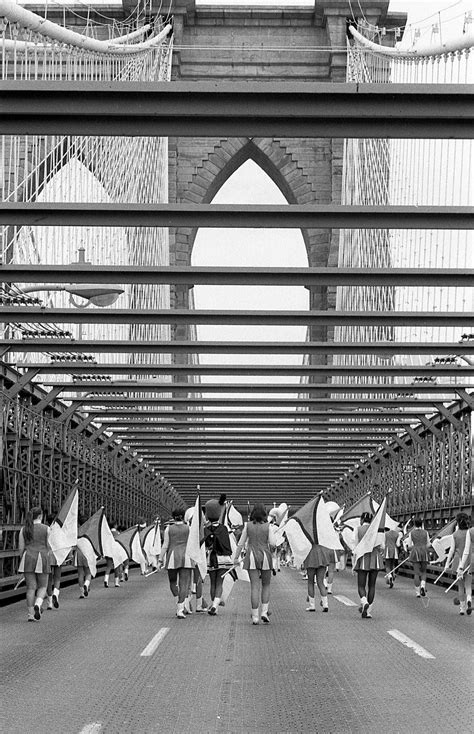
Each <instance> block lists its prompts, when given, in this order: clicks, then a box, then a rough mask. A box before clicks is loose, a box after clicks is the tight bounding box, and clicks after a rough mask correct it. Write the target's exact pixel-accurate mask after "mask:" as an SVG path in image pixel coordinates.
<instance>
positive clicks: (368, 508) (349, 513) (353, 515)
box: [339, 492, 374, 525]
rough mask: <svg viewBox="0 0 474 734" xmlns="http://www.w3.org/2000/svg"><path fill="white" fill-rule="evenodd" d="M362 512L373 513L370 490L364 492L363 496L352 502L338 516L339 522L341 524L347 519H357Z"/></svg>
mask: <svg viewBox="0 0 474 734" xmlns="http://www.w3.org/2000/svg"><path fill="white" fill-rule="evenodd" d="M363 512H369V513H370V514H371V515H373V514H374V508H373V505H372V499H371V497H370V492H367V494H364V496H363V497H361V498H360V499H358V500H357V501H356V502H354V504H353V505H351V506H350V507H349V509H348V510H345V512H344V513H343V514H342V515H341V516H340V517H339V524H340V525H343V524H344V523H345V522H347V520H354V519H355V520H358V519H359V518H360V516H361V515H362V513H363Z"/></svg>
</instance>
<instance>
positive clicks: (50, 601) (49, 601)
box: [45, 596, 53, 609]
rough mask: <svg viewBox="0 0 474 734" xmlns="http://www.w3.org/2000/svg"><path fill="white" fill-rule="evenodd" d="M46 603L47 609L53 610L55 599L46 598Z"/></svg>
mask: <svg viewBox="0 0 474 734" xmlns="http://www.w3.org/2000/svg"><path fill="white" fill-rule="evenodd" d="M45 601H46V609H52V608H53V598H52V597H51V596H45Z"/></svg>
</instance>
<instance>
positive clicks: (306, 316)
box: [0, 270, 474, 328]
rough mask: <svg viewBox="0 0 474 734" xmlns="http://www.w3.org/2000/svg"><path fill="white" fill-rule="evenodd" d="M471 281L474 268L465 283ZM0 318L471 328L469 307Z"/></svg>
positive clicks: (40, 313) (71, 312) (63, 311)
mask: <svg viewBox="0 0 474 734" xmlns="http://www.w3.org/2000/svg"><path fill="white" fill-rule="evenodd" d="M472 283H474V270H473V271H472V273H471V274H470V284H472ZM0 322H3V323H6V324H10V323H27V324H34V323H40V324H46V323H77V324H215V325H222V326H230V325H243V326H247V325H257V326H292V325H303V326H361V325H364V326H440V327H444V326H457V327H459V328H461V327H469V326H472V327H473V328H474V312H462V311H460V312H446V311H435V312H434V311H418V312H417V311H398V312H397V311H243V310H242V311H218V310H206V311H201V310H193V309H186V310H180V309H160V310H154V309H137V308H114V309H103V308H97V309H78V308H45V307H43V306H0Z"/></svg>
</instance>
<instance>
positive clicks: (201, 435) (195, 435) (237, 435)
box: [109, 427, 396, 443]
mask: <svg viewBox="0 0 474 734" xmlns="http://www.w3.org/2000/svg"><path fill="white" fill-rule="evenodd" d="M109 430H110V429H109ZM394 430H396V429H394ZM392 433H393V432H392ZM385 436H391V433H390V432H387V431H384V432H383V433H376V432H375V431H374V430H372V431H369V430H365V431H359V430H358V431H356V432H354V433H349V431H348V429H347V428H346V427H344V428H343V429H341V430H339V431H324V430H319V431H312V432H311V433H308V432H307V431H284V430H283V431H279V430H275V431H273V432H271V431H268V430H267V431H248V430H245V431H244V430H242V431H222V430H220V431H216V430H214V431H192V432H190V431H179V432H178V431H139V430H135V429H134V428H132V429H131V430H130V431H123V430H119V431H117V433H116V437H117V438H120V439H124V440H135V441H136V440H143V439H149V438H153V439H154V440H155V441H159V442H162V443H168V442H171V440H172V441H177V442H179V441H183V442H186V441H194V440H196V441H203V440H205V441H212V442H213V441H233V440H235V439H242V440H244V441H246V442H249V441H268V440H271V441H273V440H275V441H285V440H288V439H290V440H291V441H293V439H294V440H295V441H299V442H304V441H318V440H321V441H322V440H325V441H328V440H329V441H339V440H340V441H351V442H357V441H361V440H362V441H375V440H377V441H378V442H379V443H381V442H383V441H384V439H385Z"/></svg>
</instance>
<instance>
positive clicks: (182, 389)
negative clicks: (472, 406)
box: [32, 380, 474, 396]
mask: <svg viewBox="0 0 474 734" xmlns="http://www.w3.org/2000/svg"><path fill="white" fill-rule="evenodd" d="M32 384H33V385H35V384H38V385H43V386H44V387H51V388H61V389H62V390H65V391H67V392H70V393H73V392H89V393H90V392H94V393H101V394H104V395H107V393H117V392H157V393H170V394H172V395H174V396H179V395H181V394H182V393H189V394H193V395H195V394H196V393H197V394H198V395H203V394H206V393H211V392H212V393H280V392H281V393H286V392H289V393H296V394H298V395H305V394H306V393H317V392H320V393H353V392H357V393H387V394H388V395H400V394H410V395H411V394H417V393H428V394H431V393H441V394H443V395H444V394H451V393H455V391H456V388H460V387H462V388H463V389H465V390H472V389H474V384H466V381H463V382H462V383H459V384H457V385H450V384H440V385H439V384H433V385H431V384H426V383H416V384H414V385H405V384H403V383H393V382H392V383H389V384H380V385H374V384H370V385H366V384H364V383H360V382H358V383H351V384H348V385H345V384H341V383H336V384H334V383H331V382H327V383H326V382H322V383H321V382H319V383H318V382H312V383H311V382H308V383H300V382H295V383H294V384H291V383H290V384H287V383H285V384H283V383H278V382H275V383H270V384H269V383H262V384H260V383H258V382H252V383H245V382H242V383H238V384H236V383H231V384H226V383H223V384H221V383H215V384H214V383H206V382H199V383H196V382H194V383H193V382H184V383H182V382H175V383H173V382H160V383H157V382H154V381H153V380H149V381H147V382H145V381H141V382H138V381H136V382H134V381H132V380H129V381H127V382H125V383H124V382H120V381H117V382H111V383H108V382H92V381H91V382H88V381H87V380H86V381H84V382H79V381H77V382H50V381H49V380H48V381H47V382H32Z"/></svg>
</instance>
